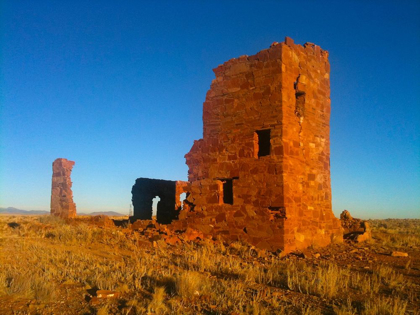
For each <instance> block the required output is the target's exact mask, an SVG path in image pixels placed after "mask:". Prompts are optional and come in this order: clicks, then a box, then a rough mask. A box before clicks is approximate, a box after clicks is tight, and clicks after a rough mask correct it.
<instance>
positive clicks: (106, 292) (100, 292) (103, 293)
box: [96, 290, 120, 299]
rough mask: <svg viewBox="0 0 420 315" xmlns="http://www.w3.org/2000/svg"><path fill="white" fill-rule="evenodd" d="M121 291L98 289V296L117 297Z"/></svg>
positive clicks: (103, 297)
mask: <svg viewBox="0 0 420 315" xmlns="http://www.w3.org/2000/svg"><path fill="white" fill-rule="evenodd" d="M119 295H120V293H119V292H116V291H110V290H98V291H96V297H97V298H98V299H106V298H116V297H119Z"/></svg>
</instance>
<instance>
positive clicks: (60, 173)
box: [51, 159, 76, 219]
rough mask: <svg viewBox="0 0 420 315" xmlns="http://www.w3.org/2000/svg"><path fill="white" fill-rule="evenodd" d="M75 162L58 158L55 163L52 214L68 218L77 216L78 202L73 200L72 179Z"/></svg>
mask: <svg viewBox="0 0 420 315" xmlns="http://www.w3.org/2000/svg"><path fill="white" fill-rule="evenodd" d="M74 164H75V163H74V162H73V161H69V160H67V159H56V160H55V161H54V163H53V176H52V188H51V215H55V216H58V217H62V218H66V219H67V218H74V217H76V204H75V203H74V202H73V192H72V191H71V185H72V182H71V179H70V174H71V170H72V169H73V166H74Z"/></svg>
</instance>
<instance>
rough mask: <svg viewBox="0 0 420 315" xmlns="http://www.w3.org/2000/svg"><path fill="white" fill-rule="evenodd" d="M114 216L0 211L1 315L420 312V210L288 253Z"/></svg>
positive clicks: (379, 221) (373, 221) (376, 221)
mask: <svg viewBox="0 0 420 315" xmlns="http://www.w3.org/2000/svg"><path fill="white" fill-rule="evenodd" d="M120 220H121V219H120ZM115 223H116V225H117V226H115V225H114V223H113V222H112V221H110V220H109V219H107V218H103V217H99V218H93V219H92V218H89V217H81V218H78V219H76V220H72V221H69V222H65V221H63V220H61V219H57V218H54V217H50V216H7V215H2V216H0V314H326V315H328V314H337V315H345V314H378V315H379V314H392V315H394V314H420V220H391V219H389V220H372V221H370V222H369V223H370V226H371V227H372V235H373V238H372V239H371V240H368V241H365V242H362V243H354V242H350V241H346V242H344V243H342V244H333V245H331V246H328V247H325V248H309V249H308V250H305V251H303V252H296V253H292V254H289V255H282V254H281V253H280V252H277V253H271V252H267V251H262V250H258V249H256V248H253V247H252V246H249V245H247V244H243V243H240V242H237V243H232V244H226V243H223V242H222V241H220V240H217V239H216V240H201V239H200V237H199V236H197V237H191V233H189V235H175V236H174V235H171V236H170V237H169V236H168V235H166V234H165V232H164V229H162V227H161V228H160V229H156V228H155V227H156V226H155V225H154V223H153V222H149V223H148V224H146V225H144V224H143V225H141V226H140V227H139V226H137V227H136V228H134V229H133V226H129V224H128V222H127V221H115ZM393 252H394V255H395V252H401V253H403V255H406V256H404V257H394V256H392V255H391V254H392V253H393Z"/></svg>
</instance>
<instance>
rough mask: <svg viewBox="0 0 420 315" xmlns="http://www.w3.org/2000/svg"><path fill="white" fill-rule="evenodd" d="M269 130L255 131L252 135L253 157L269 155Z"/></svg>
mask: <svg viewBox="0 0 420 315" xmlns="http://www.w3.org/2000/svg"><path fill="white" fill-rule="evenodd" d="M270 140H271V130H270V129H264V130H257V131H256V132H255V133H254V156H255V158H260V157H262V156H267V155H270V151H271V143H270Z"/></svg>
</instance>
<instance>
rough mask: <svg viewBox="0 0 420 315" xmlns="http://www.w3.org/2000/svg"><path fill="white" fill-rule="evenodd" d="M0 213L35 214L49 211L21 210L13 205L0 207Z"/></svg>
mask: <svg viewBox="0 0 420 315" xmlns="http://www.w3.org/2000/svg"><path fill="white" fill-rule="evenodd" d="M0 213H5V214H21V215H35V214H49V213H50V212H49V211H45V210H21V209H17V208H13V207H7V208H0Z"/></svg>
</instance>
